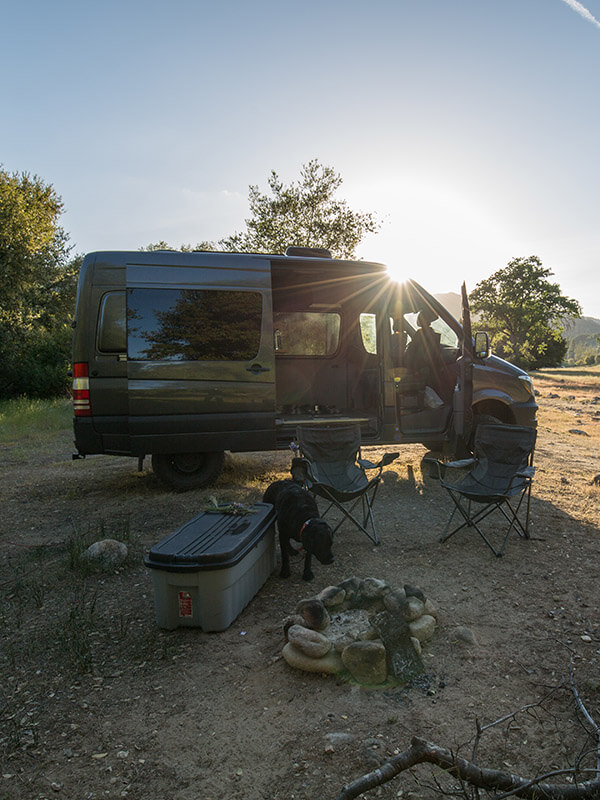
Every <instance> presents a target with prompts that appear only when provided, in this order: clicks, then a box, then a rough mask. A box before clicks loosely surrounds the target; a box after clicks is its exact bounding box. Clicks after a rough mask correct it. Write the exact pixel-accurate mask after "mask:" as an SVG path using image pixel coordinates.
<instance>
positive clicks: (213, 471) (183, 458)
mask: <svg viewBox="0 0 600 800" xmlns="http://www.w3.org/2000/svg"><path fill="white" fill-rule="evenodd" d="M224 455H225V454H224V453H223V451H221V450H219V451H217V452H214V453H155V454H154V455H153V456H152V469H153V470H154V473H155V475H156V477H157V478H159V480H161V481H162V482H163V483H166V484H167V486H170V487H171V488H172V489H177V491H179V492H185V491H188V490H189V489H203V488H204V487H205V486H209V485H210V484H211V483H213V482H214V481H215V480H216V479H217V478H218V477H219V475H220V473H221V470H222V469H223V459H224Z"/></svg>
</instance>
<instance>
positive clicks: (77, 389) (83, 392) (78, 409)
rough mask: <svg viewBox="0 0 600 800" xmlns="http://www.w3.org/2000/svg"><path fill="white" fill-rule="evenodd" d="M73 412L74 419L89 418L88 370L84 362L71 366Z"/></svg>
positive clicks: (90, 414) (90, 411) (90, 413)
mask: <svg viewBox="0 0 600 800" xmlns="http://www.w3.org/2000/svg"><path fill="white" fill-rule="evenodd" d="M73 411H74V413H75V416H76V417H91V416H92V407H91V405H90V379H89V368H88V365H87V363H86V362H79V363H77V364H73Z"/></svg>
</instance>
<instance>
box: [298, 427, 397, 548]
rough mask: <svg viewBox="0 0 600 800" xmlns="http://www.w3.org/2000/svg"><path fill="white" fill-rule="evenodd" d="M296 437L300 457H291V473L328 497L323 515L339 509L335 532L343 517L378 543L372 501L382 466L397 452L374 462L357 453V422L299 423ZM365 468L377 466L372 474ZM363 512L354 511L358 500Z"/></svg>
mask: <svg viewBox="0 0 600 800" xmlns="http://www.w3.org/2000/svg"><path fill="white" fill-rule="evenodd" d="M296 435H297V439H298V445H299V450H300V454H301V457H299V458H294V459H293V460H292V477H293V478H294V479H295V480H299V481H301V482H302V483H303V484H304V486H305V487H306V488H307V489H308V490H309V491H310V492H312V493H313V494H314V495H315V496H317V497H322V498H323V499H325V500H326V501H328V503H329V505H328V507H327V509H326V510H325V512H324V513H323V514H322V516H326V515H327V514H328V513H329V512H330V511H331V509H332V508H336V509H338V510H339V511H340V512H341V513H342V518H341V520H340V521H339V522H338V523H337V525H336V526H335V528H334V529H333V530H334V532H335V531H337V529H338V528H339V527H340V525H341V524H342V523H343V522H344V521H345V520H350V521H351V522H352V523H353V524H354V525H356V527H357V528H359V530H361V531H362V532H363V533H364V534H366V535H367V536H368V537H369V539H370V540H371V541H372V542H374V543H375V544H379V537H378V536H377V529H376V528H375V519H374V517H373V503H374V502H375V496H376V494H377V489H378V488H379V483H380V481H381V473H382V470H383V468H384V467H386V466H387V465H388V464H391V463H392V461H394V460H395V459H396V458H398V456H399V453H386V454H385V455H384V456H383V458H382V459H381V461H379V462H378V463H377V464H374V463H373V462H371V461H368V460H366V459H364V458H361V453H360V425H358V424H340V425H300V426H299V427H298V429H297V434H296ZM366 470H377V472H376V473H375V475H374V476H373V477H371V478H369V477H368V476H367V473H366ZM359 502H360V503H361V506H362V515H361V516H360V517H357V516H356V514H355V513H353V511H354V508H355V506H356V505H357V504H358V503H359Z"/></svg>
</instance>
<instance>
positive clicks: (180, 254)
mask: <svg viewBox="0 0 600 800" xmlns="http://www.w3.org/2000/svg"><path fill="white" fill-rule="evenodd" d="M200 256H202V257H203V261H204V263H206V262H207V261H208V264H207V265H210V262H211V261H213V260H214V262H215V265H216V264H217V263H219V262H222V261H224V260H225V259H227V260H231V261H233V262H234V265H235V266H242V265H243V264H244V263H245V264H247V265H248V266H249V265H250V263H251V262H253V261H270V262H271V263H272V264H276V265H277V266H281V267H284V266H291V265H292V264H296V265H300V264H304V265H309V264H310V265H315V266H317V265H318V266H319V267H322V268H325V269H327V270H331V271H338V270H346V271H351V272H356V271H360V272H362V273H365V272H367V273H368V272H385V271H386V270H387V267H386V265H385V264H381V263H379V262H376V261H362V260H358V259H337V258H329V257H317V256H312V255H311V256H305V255H302V256H300V255H289V256H288V255H283V254H278V253H271V254H269V253H237V252H232V251H216V250H192V251H189V252H184V251H182V250H97V251H93V252H91V253H88V254H87V256H86V258H87V259H88V260H90V261H100V262H104V263H109V264H154V265H157V266H158V265H159V264H164V265H165V266H170V265H173V264H175V263H177V264H178V265H179V266H185V265H186V264H187V265H189V266H197V265H198V258H199V257H200Z"/></svg>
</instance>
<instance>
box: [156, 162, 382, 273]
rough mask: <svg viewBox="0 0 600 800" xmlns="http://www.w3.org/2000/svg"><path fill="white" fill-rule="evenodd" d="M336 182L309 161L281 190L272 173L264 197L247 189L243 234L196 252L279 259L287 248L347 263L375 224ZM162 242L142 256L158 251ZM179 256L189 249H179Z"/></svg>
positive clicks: (252, 188)
mask: <svg viewBox="0 0 600 800" xmlns="http://www.w3.org/2000/svg"><path fill="white" fill-rule="evenodd" d="M342 183H343V180H342V177H341V176H340V175H339V173H337V172H336V171H335V170H334V169H333V168H332V167H327V166H324V165H323V164H320V163H319V161H318V160H317V159H312V160H311V161H309V162H308V163H307V164H304V165H303V166H302V168H301V171H300V179H299V180H298V181H292V182H291V183H290V184H289V185H285V184H284V183H283V182H282V180H281V179H280V178H279V176H278V174H277V173H276V172H275V171H274V170H272V171H271V174H270V176H269V178H268V184H269V192H267V193H264V194H263V193H262V192H261V191H260V189H259V187H258V186H256V185H254V186H250V187H249V195H248V202H249V206H250V216H249V217H248V218H247V219H246V220H245V222H246V230H245V231H243V232H241V233H234V234H232V235H231V236H228V237H225V238H224V239H221V240H219V241H218V242H216V243H215V242H201V243H200V244H198V245H196V247H195V248H194V249H196V250H226V251H236V252H242V253H244V252H245V253H285V251H286V249H287V248H288V247H289V246H290V245H296V246H300V247H324V248H326V249H328V250H330V251H331V254H332V256H333V257H334V258H353V257H354V255H355V252H356V248H357V247H358V245H359V244H360V242H361V241H362V239H363V238H364V236H365V235H366V234H367V233H376V232H377V231H378V230H379V222H378V221H377V220H376V218H375V216H374V215H373V214H371V213H369V212H359V211H353V210H352V209H350V208H349V207H348V204H347V202H346V201H345V200H340V199H339V198H337V196H336V194H337V191H338V189H339V188H340V186H341V185H342ZM164 247H166V243H165V242H159V243H158V244H151V245H148V247H147V248H144V249H147V250H157V249H164ZM181 249H182V250H184V251H189V250H191V249H192V248H191V247H190V246H189V245H183V246H182V247H181Z"/></svg>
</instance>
